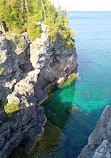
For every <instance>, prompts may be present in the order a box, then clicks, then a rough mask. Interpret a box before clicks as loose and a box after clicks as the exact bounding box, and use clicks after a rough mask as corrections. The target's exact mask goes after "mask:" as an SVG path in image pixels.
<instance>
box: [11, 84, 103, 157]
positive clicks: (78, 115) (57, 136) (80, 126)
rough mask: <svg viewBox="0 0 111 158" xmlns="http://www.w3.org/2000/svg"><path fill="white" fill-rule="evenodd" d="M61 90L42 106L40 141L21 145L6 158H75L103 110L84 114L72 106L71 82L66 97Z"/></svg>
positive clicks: (72, 89) (72, 85) (72, 90)
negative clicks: (43, 113) (43, 123)
mask: <svg viewBox="0 0 111 158" xmlns="http://www.w3.org/2000/svg"><path fill="white" fill-rule="evenodd" d="M65 90H66V91H68V88H67V87H66V88H64V89H62V90H61V89H57V90H56V92H55V95H54V96H53V97H52V99H51V100H50V101H49V103H48V104H47V105H44V107H45V111H46V116H47V118H48V123H47V124H46V126H45V133H44V134H43V136H42V139H41V141H40V142H36V141H35V142H22V144H21V146H20V147H19V148H18V149H16V151H15V152H14V153H13V154H12V155H11V157H10V158H15V157H16V158H26V157H27V158H77V156H78V155H79V153H80V151H81V150H82V148H83V147H84V146H85V145H86V144H87V140H88V136H89V135H90V133H91V132H92V130H93V129H94V127H95V125H96V123H97V121H98V119H99V117H100V115H101V113H102V111H103V109H96V110H92V111H91V112H90V113H87V112H86V111H83V110H82V109H80V108H79V107H78V106H76V105H75V104H73V105H72V100H73V97H74V90H75V86H74V82H73V83H72V84H71V86H70V94H69V92H68V93H66V91H65ZM54 91H55V90H54ZM62 91H65V94H64V93H63V94H62ZM61 96H62V97H61ZM63 98H64V99H63ZM69 98H70V99H69Z"/></svg>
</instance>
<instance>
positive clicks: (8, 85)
mask: <svg viewBox="0 0 111 158" xmlns="http://www.w3.org/2000/svg"><path fill="white" fill-rule="evenodd" d="M39 25H40V26H41V28H42V29H43V32H42V35H41V38H37V39H36V40H35V41H34V42H30V41H29V38H28V35H27V33H24V34H22V35H21V38H20V40H21V41H22V42H23V43H24V48H20V47H19V44H18V43H17V42H12V41H11V40H8V39H7V38H5V37H0V70H1V68H4V71H3V72H2V74H0V90H1V91H0V100H1V101H5V100H7V101H8V104H9V106H10V104H13V102H14V103H16V104H19V105H20V106H21V107H22V110H20V111H19V112H18V113H15V114H11V115H7V114H6V113H5V112H4V111H1V112H0V121H1V122H0V158H7V157H8V156H9V154H10V153H11V152H12V151H13V150H14V149H15V148H16V147H17V146H19V144H20V143H21V142H22V141H23V140H24V139H31V140H33V139H34V138H35V136H36V135H38V134H42V133H43V131H44V125H45V123H46V121H47V119H46V116H45V114H44V107H42V106H39V105H40V104H41V103H42V102H43V101H45V100H46V99H47V98H48V94H47V91H46V89H47V87H48V86H49V85H50V84H52V83H55V82H58V80H59V79H60V78H63V80H66V79H67V78H68V77H69V76H70V75H72V74H73V73H76V72H77V63H76V58H77V55H76V49H75V48H73V47H70V48H68V49H66V50H65V49H64V44H65V42H64V40H63V39H61V40H60V38H59V35H58V36H57V40H56V42H54V43H50V36H49V35H48V34H46V33H45V30H46V25H44V24H41V23H40V24H39ZM16 36H17V35H16V34H13V39H14V38H16ZM38 46H39V47H38ZM38 48H39V49H38Z"/></svg>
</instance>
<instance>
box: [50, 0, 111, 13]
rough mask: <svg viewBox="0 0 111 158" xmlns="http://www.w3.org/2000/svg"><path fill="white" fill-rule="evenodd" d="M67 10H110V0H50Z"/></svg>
mask: <svg viewBox="0 0 111 158" xmlns="http://www.w3.org/2000/svg"><path fill="white" fill-rule="evenodd" d="M51 1H52V2H53V3H54V4H55V6H58V5H60V6H61V8H62V9H66V10H67V11H111V0H51Z"/></svg>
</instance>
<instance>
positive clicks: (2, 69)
mask: <svg viewBox="0 0 111 158" xmlns="http://www.w3.org/2000/svg"><path fill="white" fill-rule="evenodd" d="M4 70H5V68H3V67H2V68H1V69H0V75H1V74H2V73H3V71H4Z"/></svg>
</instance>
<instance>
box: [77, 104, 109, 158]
mask: <svg viewBox="0 0 111 158" xmlns="http://www.w3.org/2000/svg"><path fill="white" fill-rule="evenodd" d="M78 158H111V106H109V105H108V106H107V107H106V108H105V110H104V111H103V114H102V116H101V118H100V120H99V121H98V123H97V126H96V128H95V130H94V131H93V132H92V133H91V135H90V136H89V139H88V144H87V145H86V146H85V147H84V148H83V150H82V152H81V154H80V155H79V156H78Z"/></svg>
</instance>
